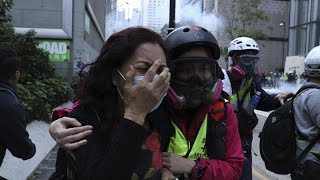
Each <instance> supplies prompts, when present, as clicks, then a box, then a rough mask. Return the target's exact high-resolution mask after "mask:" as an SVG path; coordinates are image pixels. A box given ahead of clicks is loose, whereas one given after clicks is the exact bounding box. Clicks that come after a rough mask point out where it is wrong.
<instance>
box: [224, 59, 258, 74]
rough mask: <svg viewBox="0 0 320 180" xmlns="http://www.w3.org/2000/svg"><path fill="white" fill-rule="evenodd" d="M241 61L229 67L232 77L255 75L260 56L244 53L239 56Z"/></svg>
mask: <svg viewBox="0 0 320 180" xmlns="http://www.w3.org/2000/svg"><path fill="white" fill-rule="evenodd" d="M239 61H240V63H238V65H234V66H232V67H231V68H230V69H229V71H230V73H231V76H232V79H233V80H239V79H243V78H251V77H253V76H254V75H255V69H256V65H257V63H258V61H259V57H258V56H257V55H251V54H243V55H240V56H239Z"/></svg>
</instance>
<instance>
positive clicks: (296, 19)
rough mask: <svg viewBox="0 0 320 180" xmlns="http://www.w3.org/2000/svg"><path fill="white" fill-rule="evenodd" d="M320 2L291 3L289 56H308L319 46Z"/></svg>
mask: <svg viewBox="0 0 320 180" xmlns="http://www.w3.org/2000/svg"><path fill="white" fill-rule="evenodd" d="M319 13H320V5H319V0H293V1H291V14H290V31H289V49H288V54H289V55H290V56H293V55H306V54H307V53H308V52H309V51H310V50H311V49H312V48H313V47H315V46H317V45H318V44H319V41H320V40H319V39H318V38H317V37H319V35H320V26H319V24H320V23H319V21H320V18H319V15H320V14H319Z"/></svg>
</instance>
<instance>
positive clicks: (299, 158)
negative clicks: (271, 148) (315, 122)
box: [292, 84, 320, 163]
mask: <svg viewBox="0 0 320 180" xmlns="http://www.w3.org/2000/svg"><path fill="white" fill-rule="evenodd" d="M311 88H316V89H320V86H317V85H314V84H310V85H305V86H302V87H301V88H300V89H299V90H298V91H297V93H296V94H295V95H294V98H296V97H297V96H298V95H299V94H300V93H301V92H302V91H304V90H306V89H311ZM292 104H293V103H292ZM319 140H320V133H319V134H318V135H317V136H316V137H315V138H313V139H312V140H311V141H310V144H309V145H308V146H307V148H306V149H304V150H303V151H302V153H301V154H300V155H299V156H298V158H297V160H296V163H299V162H300V161H301V160H302V159H303V158H304V157H305V156H306V155H307V154H308V153H309V151H310V150H311V149H312V148H313V146H314V145H315V144H316V143H317V142H318V141H319Z"/></svg>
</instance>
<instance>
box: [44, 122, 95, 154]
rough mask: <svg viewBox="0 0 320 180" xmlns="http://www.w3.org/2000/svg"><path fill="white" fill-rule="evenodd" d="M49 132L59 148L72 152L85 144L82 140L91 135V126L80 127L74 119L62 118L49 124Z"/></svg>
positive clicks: (84, 140) (85, 141)
mask: <svg viewBox="0 0 320 180" xmlns="http://www.w3.org/2000/svg"><path fill="white" fill-rule="evenodd" d="M68 126H73V127H72V128H67V127H68ZM49 132H50V134H51V136H52V138H53V139H54V140H55V141H56V142H57V144H58V145H59V146H60V147H61V148H63V149H66V150H73V149H77V148H79V147H81V146H83V145H85V144H87V140H86V139H84V138H85V137H87V136H88V135H90V134H91V133H92V126H81V123H79V122H78V121H77V120H76V119H74V118H69V117H63V118H60V119H57V120H55V121H53V122H52V123H51V124H50V126H49Z"/></svg>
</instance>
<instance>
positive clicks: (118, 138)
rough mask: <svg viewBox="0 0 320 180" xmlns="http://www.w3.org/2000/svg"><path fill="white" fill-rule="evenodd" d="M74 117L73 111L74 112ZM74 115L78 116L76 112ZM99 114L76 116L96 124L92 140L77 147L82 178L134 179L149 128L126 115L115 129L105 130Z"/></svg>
mask: <svg viewBox="0 0 320 180" xmlns="http://www.w3.org/2000/svg"><path fill="white" fill-rule="evenodd" d="M70 115H71V116H70V117H72V113H71V114H70ZM73 117H74V116H73ZM94 117H95V116H91V119H90V120H89V118H90V117H83V116H82V119H81V117H77V116H76V117H74V118H77V119H78V120H79V119H80V122H81V124H82V125H87V124H90V125H93V133H92V134H91V135H90V136H89V137H88V138H87V140H88V143H87V144H86V145H85V146H83V147H80V148H79V149H77V150H75V151H73V153H74V155H75V158H76V163H77V174H76V176H77V178H78V179H86V180H88V179H131V176H132V173H133V170H134V168H135V166H136V163H137V161H138V159H139V154H140V152H141V151H142V143H143V142H144V140H145V139H146V136H147V130H146V129H145V128H144V127H142V126H141V125H138V124H136V123H134V122H132V121H130V120H127V119H124V120H123V121H122V122H121V123H120V124H118V125H117V127H116V128H113V130H112V132H109V133H108V132H103V128H99V127H98V126H97V124H96V121H93V120H94V119H95V118H94Z"/></svg>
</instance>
